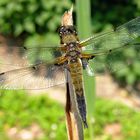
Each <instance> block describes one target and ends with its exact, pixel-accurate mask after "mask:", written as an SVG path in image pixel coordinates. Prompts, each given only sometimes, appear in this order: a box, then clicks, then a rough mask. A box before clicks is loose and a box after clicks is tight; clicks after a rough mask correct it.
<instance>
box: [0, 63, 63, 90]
mask: <svg viewBox="0 0 140 140" xmlns="http://www.w3.org/2000/svg"><path fill="white" fill-rule="evenodd" d="M63 69H64V68H63V66H57V65H53V64H49V63H39V64H36V65H32V66H29V67H24V68H19V69H14V70H10V71H7V72H2V73H0V89H33V90H34V89H36V90H38V89H46V88H49V87H52V86H55V85H59V84H62V83H64V82H65V75H64V72H63Z"/></svg>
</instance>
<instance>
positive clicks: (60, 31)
mask: <svg viewBox="0 0 140 140" xmlns="http://www.w3.org/2000/svg"><path fill="white" fill-rule="evenodd" d="M64 30H65V28H64V26H61V27H60V28H59V30H58V32H59V34H60V35H62V34H63V32H64Z"/></svg>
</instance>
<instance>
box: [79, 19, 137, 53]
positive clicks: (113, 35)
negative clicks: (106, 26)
mask: <svg viewBox="0 0 140 140" xmlns="http://www.w3.org/2000/svg"><path fill="white" fill-rule="evenodd" d="M139 36H140V17H137V18H135V19H133V20H131V21H129V22H127V23H125V24H123V25H122V26H119V27H117V28H116V29H115V30H114V31H110V32H106V33H102V34H98V35H96V36H92V37H90V38H88V39H86V40H83V41H81V42H80V45H81V46H87V45H92V46H93V47H92V48H91V51H92V52H93V51H94V52H95V51H96V52H100V51H103V50H110V49H113V48H117V47H120V46H124V45H126V44H128V43H130V42H132V41H133V40H134V39H136V38H138V37H139Z"/></svg>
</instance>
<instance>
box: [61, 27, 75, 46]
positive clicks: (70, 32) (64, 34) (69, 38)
mask: <svg viewBox="0 0 140 140" xmlns="http://www.w3.org/2000/svg"><path fill="white" fill-rule="evenodd" d="M59 36H60V39H61V44H64V43H65V44H66V43H69V42H75V41H77V40H78V38H77V31H76V29H75V27H74V26H72V25H71V26H61V27H60V28H59Z"/></svg>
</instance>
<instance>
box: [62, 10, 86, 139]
mask: <svg viewBox="0 0 140 140" xmlns="http://www.w3.org/2000/svg"><path fill="white" fill-rule="evenodd" d="M72 11H73V7H71V9H70V10H69V11H66V12H65V13H64V15H63V17H62V20H61V25H63V26H67V25H73V18H72ZM65 76H66V79H67V83H66V89H67V91H66V109H65V113H66V125H67V133H68V139H69V140H83V139H84V138H83V126H82V122H81V118H80V116H79V112H78V109H77V104H76V100H75V99H76V98H75V93H74V89H73V86H72V81H71V76H70V73H69V71H68V70H66V71H65Z"/></svg>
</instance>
